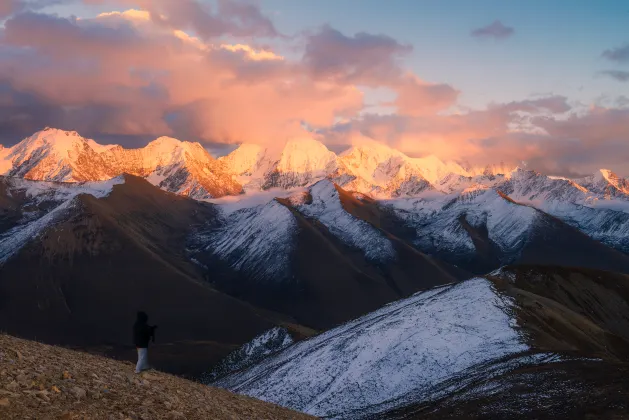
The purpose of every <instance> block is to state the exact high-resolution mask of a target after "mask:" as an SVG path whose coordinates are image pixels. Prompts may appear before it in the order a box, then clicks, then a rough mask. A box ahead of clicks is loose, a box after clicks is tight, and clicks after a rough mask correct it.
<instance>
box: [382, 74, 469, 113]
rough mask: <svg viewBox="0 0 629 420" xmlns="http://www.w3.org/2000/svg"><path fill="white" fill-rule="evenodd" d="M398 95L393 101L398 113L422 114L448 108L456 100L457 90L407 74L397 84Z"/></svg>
mask: <svg viewBox="0 0 629 420" xmlns="http://www.w3.org/2000/svg"><path fill="white" fill-rule="evenodd" d="M396 91H397V92H398V96H397V98H396V100H395V102H394V103H393V105H395V106H396V107H397V110H398V112H399V113H400V114H403V115H423V114H430V113H435V112H438V111H441V110H444V109H447V108H449V107H450V106H452V105H454V103H455V102H456V100H457V98H458V96H459V91H458V90H456V89H454V88H453V87H452V86H450V85H448V84H445V83H441V84H435V83H427V82H424V81H422V80H420V79H419V78H418V77H417V76H414V75H407V76H406V77H404V78H403V79H402V80H401V81H400V82H399V83H398V84H397V85H396Z"/></svg>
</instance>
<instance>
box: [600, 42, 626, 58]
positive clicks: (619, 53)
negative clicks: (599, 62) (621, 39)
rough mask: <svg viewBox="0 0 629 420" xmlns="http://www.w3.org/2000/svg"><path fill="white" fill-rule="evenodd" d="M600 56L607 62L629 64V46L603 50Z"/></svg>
mask: <svg viewBox="0 0 629 420" xmlns="http://www.w3.org/2000/svg"><path fill="white" fill-rule="evenodd" d="M601 55H602V56H603V57H605V58H606V59H608V60H611V61H616V62H618V63H626V62H629V44H625V45H623V46H621V47H616V48H612V49H609V50H605V51H603V54H601Z"/></svg>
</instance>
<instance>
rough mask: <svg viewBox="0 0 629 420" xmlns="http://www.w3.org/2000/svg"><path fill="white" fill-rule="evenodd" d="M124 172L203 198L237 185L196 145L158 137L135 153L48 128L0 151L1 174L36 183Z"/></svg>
mask: <svg viewBox="0 0 629 420" xmlns="http://www.w3.org/2000/svg"><path fill="white" fill-rule="evenodd" d="M123 173H128V174H132V175H138V176H142V177H145V178H147V179H148V180H149V181H150V182H151V183H152V184H154V185H158V186H159V187H161V188H162V189H164V190H166V191H170V192H174V193H177V194H180V195H185V196H190V197H192V198H197V199H203V198H209V197H221V196H223V195H233V194H239V193H240V192H241V191H242V187H241V186H240V185H239V184H238V183H237V182H235V181H233V180H232V179H231V176H229V175H228V174H227V173H226V172H225V169H224V167H223V165H222V164H221V163H219V162H217V161H216V160H215V159H214V158H213V157H212V156H210V154H209V153H208V152H207V151H206V150H205V149H204V148H203V146H201V145H200V144H199V143H190V142H182V141H179V140H176V139H173V138H169V137H160V138H159V139H157V140H155V141H153V142H151V143H149V144H148V145H147V146H146V147H144V148H140V149H124V148H122V147H121V146H118V145H106V146H104V145H100V144H98V143H96V142H95V141H94V140H91V139H89V140H88V139H85V138H83V137H81V136H79V135H78V134H77V133H76V132H74V131H73V132H69V131H63V130H58V129H52V128H47V129H45V130H42V131H39V132H37V133H35V134H33V135H32V136H31V137H28V138H26V139H24V140H23V141H21V142H20V143H18V144H16V145H15V146H13V147H11V148H3V149H0V174H4V175H8V176H15V177H21V178H26V179H32V180H39V181H59V182H61V181H63V182H85V181H103V180H107V179H110V178H113V177H116V176H119V175H121V174H123Z"/></svg>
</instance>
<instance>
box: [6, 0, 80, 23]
mask: <svg viewBox="0 0 629 420" xmlns="http://www.w3.org/2000/svg"><path fill="white" fill-rule="evenodd" d="M70 1H72V0H2V1H0V20H2V19H4V18H6V17H7V16H11V15H14V14H16V13H19V12H23V11H25V10H41V9H43V8H46V7H48V6H54V5H58V4H63V3H69V2H70Z"/></svg>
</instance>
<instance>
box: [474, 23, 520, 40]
mask: <svg viewBox="0 0 629 420" xmlns="http://www.w3.org/2000/svg"><path fill="white" fill-rule="evenodd" d="M514 32H515V30H514V29H513V28H512V27H510V26H505V25H504V24H503V23H502V22H500V21H499V20H495V21H493V22H492V23H490V24H489V25H487V26H483V27H482V28H477V29H474V30H473V31H471V32H470V35H471V36H473V37H476V38H494V39H505V38H509V37H510V36H511V35H513V34H514Z"/></svg>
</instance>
